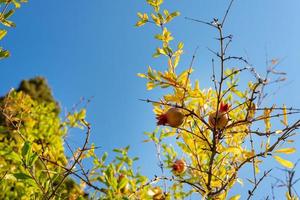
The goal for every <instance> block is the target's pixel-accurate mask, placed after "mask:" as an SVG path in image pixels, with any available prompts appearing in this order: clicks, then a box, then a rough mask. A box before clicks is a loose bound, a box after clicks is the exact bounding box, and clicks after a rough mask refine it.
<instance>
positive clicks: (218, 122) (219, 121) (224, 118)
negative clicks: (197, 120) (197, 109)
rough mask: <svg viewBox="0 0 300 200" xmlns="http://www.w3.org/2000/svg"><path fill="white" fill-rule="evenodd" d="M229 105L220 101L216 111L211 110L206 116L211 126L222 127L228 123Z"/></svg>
mask: <svg viewBox="0 0 300 200" xmlns="http://www.w3.org/2000/svg"><path fill="white" fill-rule="evenodd" d="M229 108H230V106H229V105H228V104H227V103H226V104H224V103H223V102H221V104H220V109H219V110H218V114H217V112H213V113H211V114H210V115H209V117H208V123H209V125H210V126H211V127H212V128H217V129H223V128H225V127H226V125H227V123H228V114H227V112H228V110H229Z"/></svg>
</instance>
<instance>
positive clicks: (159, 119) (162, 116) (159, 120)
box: [156, 114, 168, 126]
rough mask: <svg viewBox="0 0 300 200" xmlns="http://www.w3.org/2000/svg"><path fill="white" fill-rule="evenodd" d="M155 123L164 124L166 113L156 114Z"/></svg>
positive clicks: (165, 122) (166, 119) (166, 120)
mask: <svg viewBox="0 0 300 200" xmlns="http://www.w3.org/2000/svg"><path fill="white" fill-rule="evenodd" d="M156 119H157V125H163V126H164V125H166V124H167V123H168V118H167V115H166V114H161V115H157V116H156Z"/></svg>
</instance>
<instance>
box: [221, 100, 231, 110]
mask: <svg viewBox="0 0 300 200" xmlns="http://www.w3.org/2000/svg"><path fill="white" fill-rule="evenodd" d="M229 108H230V105H229V104H228V103H224V102H221V104H220V112H227V111H228V110H229Z"/></svg>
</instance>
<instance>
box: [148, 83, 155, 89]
mask: <svg viewBox="0 0 300 200" xmlns="http://www.w3.org/2000/svg"><path fill="white" fill-rule="evenodd" d="M154 87H155V84H154V83H153V82H148V83H147V90H152V89H153V88H154Z"/></svg>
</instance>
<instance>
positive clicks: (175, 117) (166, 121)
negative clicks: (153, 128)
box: [156, 108, 184, 128]
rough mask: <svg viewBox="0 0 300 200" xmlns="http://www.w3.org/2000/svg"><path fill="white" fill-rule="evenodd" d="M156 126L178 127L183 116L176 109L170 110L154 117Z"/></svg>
mask: <svg viewBox="0 0 300 200" xmlns="http://www.w3.org/2000/svg"><path fill="white" fill-rule="evenodd" d="M156 119H157V120H158V121H157V125H164V126H165V125H168V126H171V127H174V128H177V127H179V126H180V125H181V124H182V123H183V120H184V114H183V113H182V112H180V111H179V110H178V109H177V108H170V109H169V110H168V111H167V112H165V113H163V114H161V115H158V116H157V117H156Z"/></svg>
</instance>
